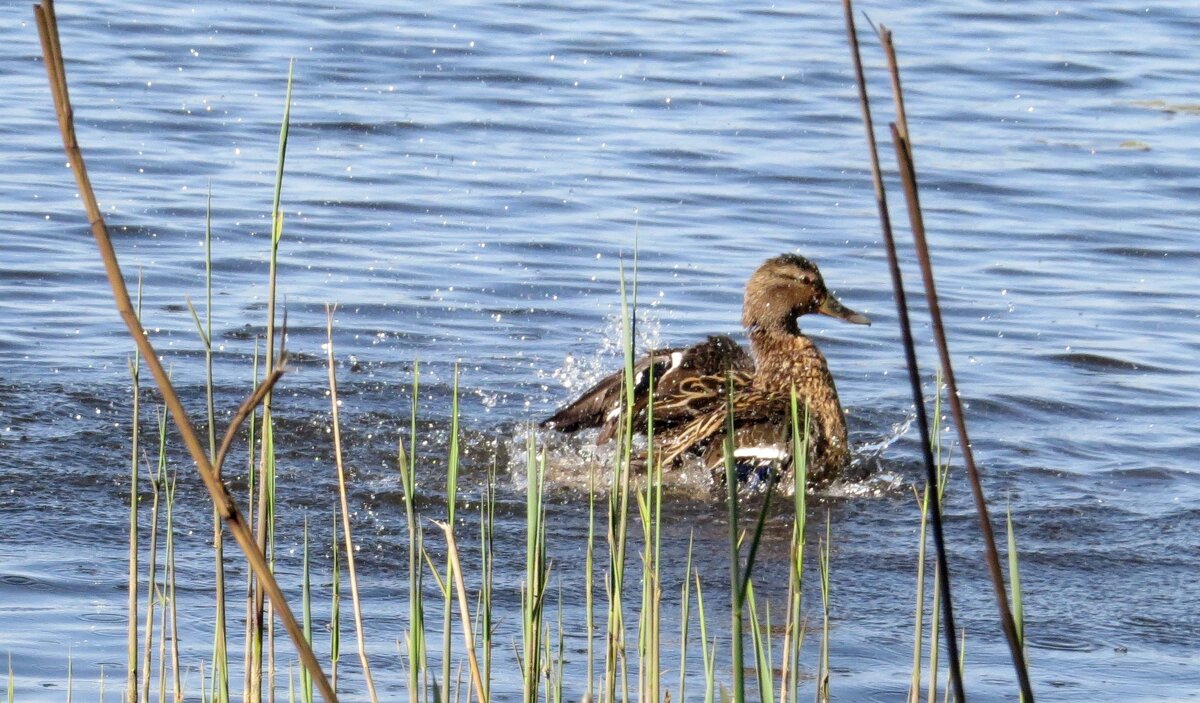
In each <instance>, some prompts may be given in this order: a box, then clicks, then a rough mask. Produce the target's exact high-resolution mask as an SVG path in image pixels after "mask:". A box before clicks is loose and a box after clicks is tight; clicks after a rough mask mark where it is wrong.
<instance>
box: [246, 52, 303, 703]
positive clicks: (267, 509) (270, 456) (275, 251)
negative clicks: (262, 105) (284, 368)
mask: <svg viewBox="0 0 1200 703" xmlns="http://www.w3.org/2000/svg"><path fill="white" fill-rule="evenodd" d="M294 68H295V62H294V61H291V62H288V80H287V96H286V97H285V99H284V108H283V120H282V122H281V124H280V127H279V152H278V157H277V159H276V165H275V193H274V196H273V198H272V202H271V260H270V268H269V269H268V272H267V344H266V346H267V362H266V375H267V376H268V377H269V376H270V375H271V372H272V371H273V370H274V355H275V301H276V281H277V278H278V275H277V274H278V268H279V266H278V262H279V241H280V239H281V238H282V237H283V211H282V210H280V207H279V203H280V199H281V195H282V192H283V168H284V162H285V160H286V158H287V141H288V130H289V128H290V126H291V114H292V76H293V69H294ZM272 395H273V394H270V393H268V394H267V397H266V398H264V399H263V413H262V440H263V446H262V452H261V458H260V460H259V467H260V468H259V473H260V476H261V481H262V486H261V489H260V492H259V496H258V524H257V532H256V534H255V539H256V542H257V545H258V548H259V550H260V551H261V552H262V553H263V554H264V555H265V556H267V557H268V559H269V561H270V562H271V564H272V568H271V570H272V571H274V549H273V548H272V546H273V544H274V533H275V445H274V429H273V423H272V421H271V399H272ZM265 599H266V592H265V591H264V589H263V588H262V585H261V584H259V583H257V581H256V585H255V590H254V618H253V623H254V625H253V633H252V637H253V648H252V652H251V662H250V691H249V696H248V702H249V703H260V701H261V700H262V663H263V661H262V657H263V630H264V625H270V624H271V623H273V620H271V621H264V607H265V606H264V604H265ZM269 644H270V640H269V639H268V645H269ZM270 690H271V691H274V687H273V686H272V687H271V689H270ZM272 695H273V694H272Z"/></svg>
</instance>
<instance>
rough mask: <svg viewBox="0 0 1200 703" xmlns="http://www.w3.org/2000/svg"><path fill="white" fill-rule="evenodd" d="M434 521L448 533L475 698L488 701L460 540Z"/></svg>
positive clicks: (450, 530) (447, 538)
mask: <svg viewBox="0 0 1200 703" xmlns="http://www.w3.org/2000/svg"><path fill="white" fill-rule="evenodd" d="M432 522H433V524H435V525H437V526H438V527H440V528H441V530H442V532H444V533H445V534H446V551H447V559H448V560H449V562H450V563H451V564H452V565H453V566H454V570H453V571H454V588H455V591H456V592H457V593H458V609H459V620H460V621H461V622H462V628H463V641H464V642H465V643H466V645H467V663H468V665H469V666H470V669H471V685H472V686H473V687H474V689H475V699H476V700H477V701H479V703H486V701H487V696H486V694H485V693H484V686H483V676H482V675H481V674H480V672H479V660H478V658H477V657H476V656H475V635H474V634H473V633H472V632H471V612H470V609H469V608H468V604H467V586H466V582H465V581H463V575H462V563H461V561H460V560H459V557H458V542H456V541H455V539H454V530H452V529H450V525H449V524H448V523H444V522H438V521H436V520H433V521H432ZM449 586H450V584H446V587H447V588H449Z"/></svg>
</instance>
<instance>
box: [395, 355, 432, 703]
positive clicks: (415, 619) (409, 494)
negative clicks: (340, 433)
mask: <svg viewBox="0 0 1200 703" xmlns="http://www.w3.org/2000/svg"><path fill="white" fill-rule="evenodd" d="M420 389H421V364H420V362H419V361H414V362H413V380H412V406H411V415H410V417H409V423H410V424H409V435H408V436H409V451H408V452H407V453H406V452H405V451H404V438H403V437H401V438H400V440H399V442H398V444H397V464H398V465H399V467H400V485H401V488H402V490H403V491H404V512H405V517H406V519H407V522H408V598H409V600H408V633H407V634H406V635H405V640H406V642H407V644H408V658H409V667H408V699H409V703H419V702H420V701H422V700H424V699H425V696H424V687H423V686H422V681H423V678H422V675H423V674H424V673H425V671H426V667H425V607H424V601H423V599H422V594H421V590H422V587H423V585H422V578H421V577H422V574H423V570H422V569H421V553H422V552H423V551H424V547H423V546H422V539H421V526H420V523H419V522H418V520H417V514H416V505H415V501H416V485H417V410H418V407H419V405H420Z"/></svg>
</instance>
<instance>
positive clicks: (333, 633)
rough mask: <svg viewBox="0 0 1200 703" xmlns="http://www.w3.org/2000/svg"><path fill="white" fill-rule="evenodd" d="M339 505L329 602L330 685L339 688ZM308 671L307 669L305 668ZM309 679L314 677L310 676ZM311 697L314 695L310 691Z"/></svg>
mask: <svg viewBox="0 0 1200 703" xmlns="http://www.w3.org/2000/svg"><path fill="white" fill-rule="evenodd" d="M338 512H339V510H338V506H337V505H336V504H335V505H334V506H333V525H332V527H333V532H332V534H333V540H332V543H331V545H330V546H331V549H332V554H333V564H332V565H331V571H332V574H331V577H330V578H331V581H332V582H333V593H332V595H331V596H330V604H329V685H330V686H332V687H333V690H334V691H336V690H337V672H338V660H339V659H340V658H341V655H342V564H341V559H340V557H339V555H338ZM305 672H306V673H307V670H305ZM308 678H309V681H310V682H311V681H312V677H311V676H309V677H308ZM308 695H309V697H310V698H311V697H312V693H311V692H310V693H309V694H308Z"/></svg>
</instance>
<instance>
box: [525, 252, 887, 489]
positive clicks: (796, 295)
mask: <svg viewBox="0 0 1200 703" xmlns="http://www.w3.org/2000/svg"><path fill="white" fill-rule="evenodd" d="M809 313H820V314H823V315H829V316H830V317H836V318H839V319H842V320H846V321H847V322H853V323H856V324H862V325H867V324H870V320H868V319H867V318H866V317H865V316H863V315H860V314H858V313H856V312H854V311H853V310H850V309H849V308H847V307H845V306H844V305H842V304H841V303H840V302H838V300H837V298H835V297H833V295H832V294H830V293H829V291H828V289H827V288H826V287H825V281H824V280H823V279H822V278H821V272H820V271H818V270H817V267H816V266H815V265H814V264H813V263H812V262H810V261H809V260H808V259H805V258H804V257H802V256H797V255H795V254H784V255H782V256H777V257H775V258H773V259H768V260H767V261H766V262H765V263H763V265H762V266H759V267H758V270H756V271H755V272H754V274H753V275H752V276H750V280H749V281H747V282H746V297H745V303H744V305H743V308H742V325H743V326H745V328H746V331H747V333H748V335H749V338H750V353H747V352H746V350H745V349H743V348H742V347H741V346H740V345H738V343H737V342H735V341H734V340H733V339H732V338H730V337H729V336H727V335H716V336H712V337H709V338H708V339H707V340H705V341H703V342H700V343H698V344H695V345H693V346H691V347H687V348H676V349H657V350H654V351H652V352H650V353H649V354H647V355H646V356H645V357H643V358H642V359H640V360H639V361H638V362H637V364H635V366H634V374H635V383H634V403H633V407H634V412H635V413H636V415H635V421H634V427H635V428H640V430H639V431H644V430H645V427H646V408H647V406H649V405H650V390H651V388H653V394H654V398H653V401H654V402H653V406H652V407H653V412H654V433H655V444H656V447H657V449H656V451H657V452H658V455H659V458H660V459H661V460H662V462H663V464H664V465H665V466H667V465H670V464H671V463H673V462H674V461H675V460H676V459H678V458H679V457H680V456H681V455H683V454H684V453H685V452H694V453H697V454H700V455H701V456H702V457H703V462H704V464H705V466H706V467H708V468H710V469H714V468H716V467H718V466H721V465H722V464H723V461H724V448H723V445H724V437H725V427H726V411H727V407H729V405H730V402H729V401H730V399H731V401H732V402H731V405H732V408H733V420H734V456H735V458H736V459H737V461H738V464H739V465H740V466H757V467H778V468H781V469H782V468H786V467H788V466H790V464H791V460H792V456H791V454H792V452H791V441H790V438H791V420H790V415H791V410H790V408H791V391H792V389H793V388H795V390H796V397H797V402H798V404H799V406H800V408H801V411H800V412H801V413H804V408H805V407H806V406H807V413H808V418H809V426H808V437H809V444H808V476H809V480H810V481H811V482H812V483H816V484H820V483H827V482H828V481H830V480H832V479H833V478H835V477H836V476H837V475H838V473H840V472H841V471H842V470H843V469H844V468H845V467H846V465H847V464H848V463H849V461H850V445H849V442H848V440H847V437H846V419H845V416H844V415H843V413H842V406H841V403H840V402H839V401H838V394H837V388H836V387H835V386H834V383H833V376H832V374H830V373H829V366H828V365H827V364H826V363H825V357H824V355H823V354H821V350H819V349H817V345H816V344H814V343H813V341H812V340H810V339H809V338H808V337H805V336H804V335H803V334H801V332H800V327H799V326H798V325H797V323H796V318H798V317H800V316H801V315H807V314H809ZM652 384H653V385H652ZM624 386H625V374H624V371H618V372H616V373H614V374H612V375H610V376H608V377H606V378H604V379H602V380H601V381H600V382H599V383H597V384H596V385H594V386H592V387H591V388H589V389H588V390H587V391H586V392H584V393H583V395H582V396H580V398H579V399H578V400H576V401H575V402H574V403H571V404H570V405H568V406H567V407H565V408H563V409H562V410H559V411H558V412H557V413H555V414H554V416H553V417H551V418H549V419H547V420H545V421H544V422H543V423H542V426H543V427H547V428H553V429H556V430H559V431H561V432H575V431H578V430H581V429H585V428H589V427H599V428H601V429H600V434H599V437H598V439H597V443H598V444H600V443H603V442H606V441H608V440H609V439H611V438H612V437H613V436H615V435H616V433H617V432H618V430H619V429H620V428H621V427H622V426H623V417H624V408H625V403H624V402H623V397H622V396H623V395H624Z"/></svg>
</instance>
